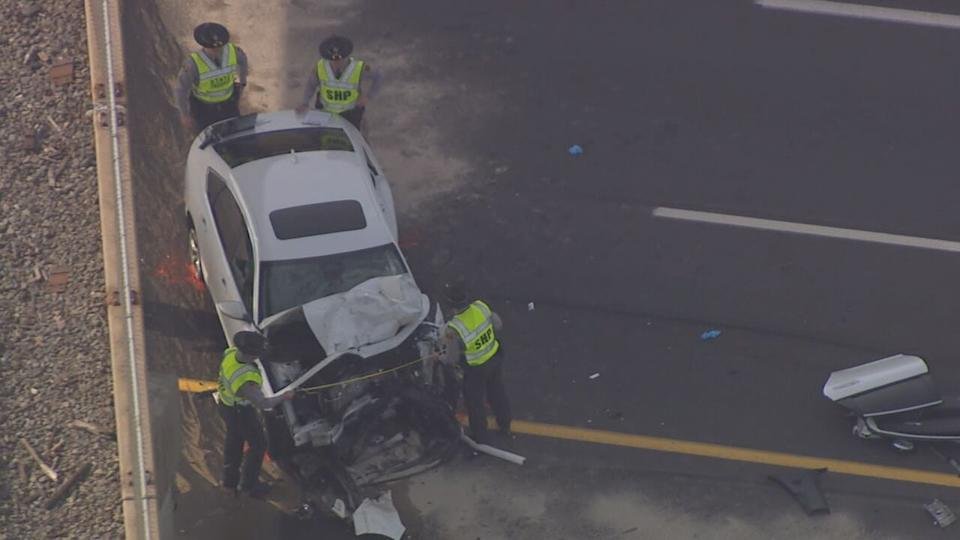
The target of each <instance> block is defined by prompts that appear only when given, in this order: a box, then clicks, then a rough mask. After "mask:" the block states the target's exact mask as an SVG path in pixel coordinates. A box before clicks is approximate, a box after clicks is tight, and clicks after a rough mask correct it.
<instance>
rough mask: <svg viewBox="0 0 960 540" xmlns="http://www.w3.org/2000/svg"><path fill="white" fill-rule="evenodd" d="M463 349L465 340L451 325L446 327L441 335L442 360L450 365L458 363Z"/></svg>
mask: <svg viewBox="0 0 960 540" xmlns="http://www.w3.org/2000/svg"><path fill="white" fill-rule="evenodd" d="M463 351H464V347H463V341H461V340H460V336H459V335H458V334H457V332H456V331H455V330H453V329H452V328H449V327H448V328H446V329H444V331H443V335H442V336H440V361H441V362H443V363H444V364H447V365H450V366H453V365H456V364H457V362H458V361H459V360H460V357H461V356H462V355H463Z"/></svg>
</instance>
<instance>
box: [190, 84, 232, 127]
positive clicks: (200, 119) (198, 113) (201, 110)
mask: <svg viewBox="0 0 960 540" xmlns="http://www.w3.org/2000/svg"><path fill="white" fill-rule="evenodd" d="M239 102H240V92H239V91H238V89H234V91H233V95H232V96H230V99H228V100H226V101H224V102H222V103H204V102H202V101H200V100H199V99H197V98H196V97H194V96H193V95H192V94H191V95H190V116H192V117H193V122H194V124H196V129H197V133H199V132H201V131H203V130H204V128H206V127H207V126H209V125H210V124H213V123H216V122H219V121H221V120H226V119H227V118H233V117H235V116H240V103H239Z"/></svg>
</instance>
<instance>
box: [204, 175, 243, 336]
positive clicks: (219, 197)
mask: <svg viewBox="0 0 960 540" xmlns="http://www.w3.org/2000/svg"><path fill="white" fill-rule="evenodd" d="M207 202H208V203H209V205H210V210H211V214H212V216H213V220H212V221H213V223H212V224H210V227H208V228H212V229H213V230H212V232H211V233H210V236H214V235H215V237H213V238H210V240H212V242H210V243H211V244H213V249H212V250H208V251H207V253H210V255H207V254H204V264H206V265H208V274H209V275H210V277H209V278H208V281H207V287H208V288H209V290H210V296H211V297H212V298H213V300H214V302H225V301H239V302H242V303H243V305H244V307H245V308H246V310H247V313H248V314H250V315H251V316H252V315H253V313H254V311H253V289H254V269H255V266H256V263H255V260H254V257H253V245H252V243H251V241H250V233H249V229H248V228H247V224H246V222H245V221H244V218H243V212H241V211H240V205H239V204H238V203H237V200H236V198H235V197H234V196H233V193H232V192H231V191H230V189H229V187H228V186H227V183H226V182H225V181H224V180H223V178H222V177H221V176H220V175H219V174H217V173H216V172H215V171H214V170H212V169H210V170H209V171H208V174H207ZM201 249H203V247H201ZM221 322H222V323H223V326H224V332H225V333H226V334H227V336H228V337H229V336H231V335H233V333H234V332H236V331H238V330H240V329H243V328H245V327H246V325H245V324H243V323H241V322H239V321H233V320H230V319H225V318H224V317H221Z"/></svg>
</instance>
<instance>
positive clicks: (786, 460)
mask: <svg viewBox="0 0 960 540" xmlns="http://www.w3.org/2000/svg"><path fill="white" fill-rule="evenodd" d="M216 387H217V384H216V383H215V382H212V381H200V380H196V379H180V390H181V391H183V392H207V391H210V390H215V389H216ZM459 418H460V421H461V422H465V421H466V419H465V418H463V416H460V417H459ZM489 422H490V423H491V425H493V418H490V419H489ZM512 428H513V432H514V433H522V434H524V435H534V436H536V437H546V438H551V439H565V440H569V441H579V442H588V443H594V444H605V445H609V446H622V447H626V448H638V449H641V450H652V451H657V452H669V453H671V454H685V455H689V456H701V457H708V458H714V459H724V460H728V461H742V462H746V463H758V464H762V465H775V466H777V467H789V468H794V469H822V468H826V469H829V470H830V471H831V472H835V473H841V474H849V475H853V476H864V477H867V478H879V479H883V480H896V481H900V482H913V483H917V484H929V485H934V486H947V487H960V477H958V476H956V475H952V474H947V473H938V472H932V471H923V470H918V469H905V468H901V467H888V466H886V465H873V464H870V463H861V462H858V461H845V460H841V459H830V458H820V457H812V456H801V455H796V454H786V453H783V452H770V451H767V450H754V449H751V448H740V447H736V446H724V445H720V444H711V443H702V442H695V441H683V440H680V439H667V438H663V437H651V436H649V435H633V434H630V433H618V432H616V431H604V430H600V429H587V428H578V427H572V426H560V425H555V424H543V423H540V422H531V421H528V420H514V421H513V424H512Z"/></svg>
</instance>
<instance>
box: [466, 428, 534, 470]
mask: <svg viewBox="0 0 960 540" xmlns="http://www.w3.org/2000/svg"><path fill="white" fill-rule="evenodd" d="M460 438H461V439H462V440H463V442H465V443H467V445H468V446H470V448H473V449H474V450H476V451H477V452H483V453H484V454H487V455H488V456H493V457H497V458H500V459H502V460H505V461H509V462H510V463H515V464H517V465H523V463H524V462H525V461H527V458H525V457H523V456H521V455H519V454H514V453H513V452H507V451H506V450H501V449H499V448H494V447H493V446H490V445H489V444H478V443H477V442H476V441H474V440H473V439H471V438H470V436H468V435H467V434H466V433H463V432H461V433H460Z"/></svg>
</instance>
